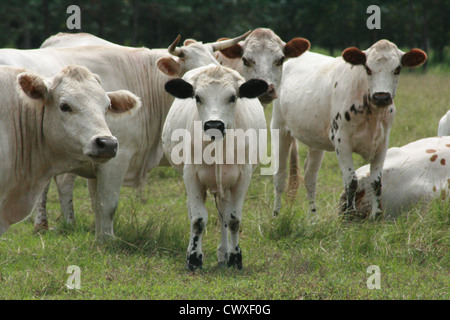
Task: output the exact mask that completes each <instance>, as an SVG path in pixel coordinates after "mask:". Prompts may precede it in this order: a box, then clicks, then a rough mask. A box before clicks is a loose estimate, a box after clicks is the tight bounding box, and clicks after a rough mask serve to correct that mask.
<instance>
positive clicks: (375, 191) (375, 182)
mask: <svg viewBox="0 0 450 320" xmlns="http://www.w3.org/2000/svg"><path fill="white" fill-rule="evenodd" d="M386 151H387V146H386V147H385V148H384V149H383V150H382V151H381V152H380V153H379V154H377V155H376V156H375V157H374V158H373V159H372V161H371V162H370V177H369V182H370V187H371V188H372V189H371V191H372V192H371V193H370V195H371V202H372V210H371V213H370V216H369V219H371V220H374V219H377V218H379V217H381V216H382V215H383V209H382V206H381V186H382V172H383V164H384V159H385V157H386Z"/></svg>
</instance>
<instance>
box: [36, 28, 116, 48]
mask: <svg viewBox="0 0 450 320" xmlns="http://www.w3.org/2000/svg"><path fill="white" fill-rule="evenodd" d="M82 46H113V47H122V46H121V45H118V44H115V43H113V42H110V41H107V40H105V39H102V38H99V37H96V36H94V35H92V34H90V33H84V32H81V33H64V32H59V33H57V34H55V35H53V36H51V37H49V38H48V39H46V40H45V41H44V42H43V43H42V44H41V47H40V48H70V47H82Z"/></svg>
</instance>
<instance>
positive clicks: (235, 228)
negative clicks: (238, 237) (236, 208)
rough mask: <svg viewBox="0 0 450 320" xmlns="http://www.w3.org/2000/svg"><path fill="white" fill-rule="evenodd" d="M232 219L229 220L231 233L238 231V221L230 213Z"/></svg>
mask: <svg viewBox="0 0 450 320" xmlns="http://www.w3.org/2000/svg"><path fill="white" fill-rule="evenodd" d="M231 217H232V219H231V220H230V222H229V224H230V231H231V232H233V233H236V232H239V225H240V221H239V220H238V219H236V218H233V215H231Z"/></svg>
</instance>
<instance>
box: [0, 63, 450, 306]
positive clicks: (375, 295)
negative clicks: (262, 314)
mask: <svg viewBox="0 0 450 320" xmlns="http://www.w3.org/2000/svg"><path fill="white" fill-rule="evenodd" d="M449 83H450V75H449V74H436V75H423V74H422V73H421V72H420V70H418V71H416V72H414V73H404V74H402V76H401V79H400V85H399V88H398V94H397V98H396V100H395V103H396V106H397V116H396V120H395V124H394V126H393V130H392V134H391V143H390V145H391V146H401V145H403V144H406V143H408V142H411V141H413V140H417V139H420V138H423V137H427V136H434V135H436V132H437V124H438V120H439V118H440V117H441V116H442V115H443V114H444V113H445V112H446V110H447V109H448V108H449V105H448V102H449V101H450V88H449ZM270 113H271V109H270V108H268V109H267V118H268V119H270ZM306 152H307V150H306V148H305V147H304V146H301V148H300V159H301V161H302V162H303V160H304V159H305V156H306ZM354 159H355V162H356V166H357V167H359V166H360V165H362V164H364V161H363V160H362V159H361V158H360V157H359V156H357V155H355V156H354ZM301 166H302V165H301ZM258 172H259V170H257V171H255V175H254V177H253V180H252V184H251V186H250V189H249V192H248V194H247V198H246V202H245V204H244V213H243V221H242V226H241V232H240V246H241V249H242V251H243V263H244V268H243V270H240V271H239V270H236V269H232V268H231V269H228V268H220V267H218V265H217V260H216V248H217V246H218V245H219V239H220V234H219V231H220V227H219V223H218V217H217V213H216V210H215V205H214V201H213V197H211V196H209V197H208V199H207V207H208V209H209V212H210V215H209V220H208V225H207V229H206V234H205V235H204V237H203V252H204V254H205V259H204V263H203V269H202V270H199V271H197V272H195V273H192V272H189V271H188V270H187V269H186V268H185V254H186V248H187V245H188V241H189V221H188V217H187V210H186V204H185V201H186V193H185V187H184V184H183V181H182V178H181V176H179V175H178V174H176V173H175V171H173V170H172V169H171V168H157V169H155V170H153V171H152V172H151V173H150V174H149V175H148V183H147V184H146V186H145V187H144V188H143V189H142V190H141V192H137V191H136V190H134V189H130V188H123V189H122V192H121V199H120V203H119V207H118V209H117V212H116V218H115V234H116V237H117V239H116V240H115V241H112V242H108V243H106V244H101V243H98V242H97V241H95V238H94V216H93V214H92V211H91V208H90V204H89V196H88V192H87V188H86V182H85V181H84V180H83V179H77V182H76V189H75V199H74V206H75V210H76V218H77V223H76V225H75V226H65V225H64V224H63V221H62V219H61V217H60V208H59V204H58V198H57V192H56V188H55V186H54V185H53V184H52V188H51V190H50V194H49V203H48V211H49V218H50V224H51V229H50V230H49V231H47V232H44V233H40V234H35V235H33V222H32V219H28V220H26V221H24V222H22V223H20V224H17V225H13V226H12V227H11V228H10V229H9V230H8V231H7V232H6V233H5V234H4V235H3V236H2V238H1V239H0V299H444V300H445V299H449V293H448V290H449V279H450V278H449V275H450V261H449V257H450V255H449V236H450V232H449V230H450V229H449V217H450V203H449V202H448V201H447V202H440V201H436V202H434V203H432V204H430V205H429V206H428V207H427V208H426V209H419V208H416V209H412V210H410V211H409V212H405V213H404V214H403V215H402V216H401V217H400V218H399V219H398V220H397V221H378V222H358V223H356V222H352V223H349V222H346V223H343V222H341V221H340V220H339V218H338V215H337V210H336V207H337V203H338V200H339V196H340V193H341V191H342V178H341V174H340V171H339V167H338V164H337V160H336V156H335V155H334V154H333V153H327V154H326V155H325V159H324V162H323V165H322V169H321V171H320V174H319V182H318V188H317V190H318V212H319V213H318V219H317V221H316V223H314V224H313V223H311V222H310V221H308V219H307V217H306V213H307V205H306V203H305V201H304V200H305V190H304V187H303V186H300V189H299V192H298V196H297V198H296V200H295V201H294V202H293V203H291V204H287V203H286V202H284V204H285V205H284V207H283V208H284V209H283V210H282V213H280V216H278V217H277V218H274V217H273V216H272V205H273V184H272V177H270V176H260V175H259V174H258ZM70 265H76V266H78V267H79V268H80V270H81V277H80V280H81V288H80V289H73V290H70V289H68V288H67V287H66V281H67V280H68V278H69V276H70V274H68V273H67V268H68V267H69V266H70ZM371 265H375V266H378V267H379V269H380V279H381V283H380V287H381V288H380V289H373V290H370V289H368V287H367V285H366V283H367V279H368V278H369V276H371V273H368V272H367V269H368V267H369V266H371Z"/></svg>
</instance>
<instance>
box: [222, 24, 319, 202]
mask: <svg viewBox="0 0 450 320" xmlns="http://www.w3.org/2000/svg"><path fill="white" fill-rule="evenodd" d="M222 39H225V38H222ZM222 39H219V40H222ZM310 47H311V44H310V42H309V41H308V40H307V39H305V38H299V37H297V38H293V39H291V40H290V41H289V42H287V43H286V42H284V41H283V40H281V38H280V37H279V36H278V35H277V34H276V33H275V32H273V31H272V30H271V29H268V28H257V29H255V30H253V31H252V33H251V34H250V35H249V36H248V37H247V38H246V39H245V40H243V41H241V42H239V43H238V44H236V45H234V46H232V47H229V48H226V49H224V50H220V51H217V52H216V53H215V56H216V58H217V60H218V61H219V62H220V63H221V64H222V65H224V66H228V67H230V68H233V69H235V70H237V71H238V72H239V73H240V74H241V75H242V76H243V77H244V78H245V79H246V80H249V79H252V78H255V79H262V80H265V81H266V82H267V83H268V84H269V90H268V91H267V92H266V93H265V94H264V95H262V96H261V97H259V100H260V101H261V103H262V105H263V106H264V107H266V106H267V105H269V104H270V103H272V101H273V100H274V99H276V98H278V90H279V87H280V83H281V77H282V74H283V65H284V63H285V62H286V61H287V60H288V59H291V58H296V57H299V56H300V55H302V54H303V53H304V52H306V51H307V50H309V49H310ZM290 146H291V148H290V171H291V175H290V179H289V187H288V195H289V197H290V198H293V197H294V196H295V193H296V190H297V188H298V185H299V183H300V173H299V167H298V145H297V141H296V140H295V139H291V141H290Z"/></svg>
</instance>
